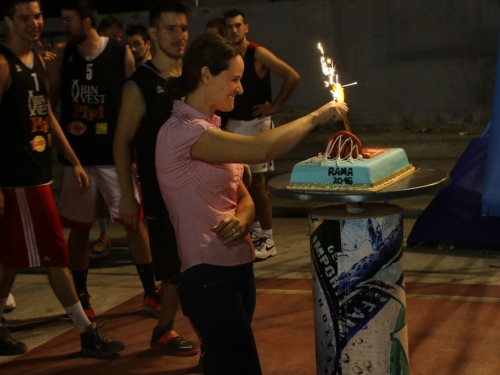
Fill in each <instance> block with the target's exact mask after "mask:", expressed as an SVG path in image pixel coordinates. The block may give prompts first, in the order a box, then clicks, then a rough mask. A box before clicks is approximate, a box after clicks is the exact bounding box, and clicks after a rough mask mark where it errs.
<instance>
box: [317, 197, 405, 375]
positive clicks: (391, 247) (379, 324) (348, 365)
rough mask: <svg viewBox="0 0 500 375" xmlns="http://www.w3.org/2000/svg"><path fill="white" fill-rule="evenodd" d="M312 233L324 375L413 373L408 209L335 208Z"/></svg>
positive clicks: (325, 211) (320, 212)
mask: <svg viewBox="0 0 500 375" xmlns="http://www.w3.org/2000/svg"><path fill="white" fill-rule="evenodd" d="M348 210H349V211H350V212H348ZM309 226H310V245H311V261H312V262H311V264H312V278H313V292H314V318H315V331H316V364H317V374H318V375H320V374H321V375H347V374H349V375H351V374H352V375H361V374H370V375H375V374H384V375H396V374H398V375H404V374H409V362H408V335H407V326H406V295H405V291H404V278H403V266H402V257H403V215H402V209H401V208H400V207H398V206H394V205H390V204H380V203H365V204H364V205H360V206H359V207H357V208H356V207H355V208H354V209H352V205H350V204H348V206H346V205H335V206H328V207H323V208H320V209H317V210H314V211H313V212H312V213H310V215H309Z"/></svg>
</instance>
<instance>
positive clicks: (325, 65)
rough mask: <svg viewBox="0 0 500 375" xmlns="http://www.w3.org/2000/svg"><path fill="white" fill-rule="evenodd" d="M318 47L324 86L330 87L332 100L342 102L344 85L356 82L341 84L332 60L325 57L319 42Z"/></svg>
mask: <svg viewBox="0 0 500 375" xmlns="http://www.w3.org/2000/svg"><path fill="white" fill-rule="evenodd" d="M318 49H319V50H320V52H321V58H320V62H321V70H322V72H323V77H324V78H325V79H326V80H325V81H324V83H325V87H331V93H332V97H333V100H334V101H337V102H338V103H343V102H344V89H343V88H344V87H347V86H352V85H357V84H358V83H357V82H353V83H349V84H347V85H341V84H340V82H339V75H338V74H337V73H336V70H335V65H333V60H332V59H331V58H330V57H325V52H324V50H323V46H322V45H321V43H318Z"/></svg>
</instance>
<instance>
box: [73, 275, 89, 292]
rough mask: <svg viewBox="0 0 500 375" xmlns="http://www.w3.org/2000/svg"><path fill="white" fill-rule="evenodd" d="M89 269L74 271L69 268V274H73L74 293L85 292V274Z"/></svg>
mask: <svg viewBox="0 0 500 375" xmlns="http://www.w3.org/2000/svg"><path fill="white" fill-rule="evenodd" d="M88 273H89V270H88V269H86V270H83V271H76V270H71V275H72V276H73V281H74V283H75V289H76V294H82V293H87V294H88V291H87V275H88Z"/></svg>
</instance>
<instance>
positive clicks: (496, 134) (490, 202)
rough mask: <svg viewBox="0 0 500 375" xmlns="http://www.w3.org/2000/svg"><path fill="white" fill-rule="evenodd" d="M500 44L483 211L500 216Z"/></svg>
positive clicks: (486, 213) (489, 214)
mask: <svg viewBox="0 0 500 375" xmlns="http://www.w3.org/2000/svg"><path fill="white" fill-rule="evenodd" d="M499 81H500V46H499V48H498V57H497V71H496V82H495V93H494V95H493V111H492V114H491V128H490V147H489V149H488V157H487V159H486V172H485V176H484V185H483V201H482V213H483V214H484V215H488V216H500V147H499V146H500V82H499Z"/></svg>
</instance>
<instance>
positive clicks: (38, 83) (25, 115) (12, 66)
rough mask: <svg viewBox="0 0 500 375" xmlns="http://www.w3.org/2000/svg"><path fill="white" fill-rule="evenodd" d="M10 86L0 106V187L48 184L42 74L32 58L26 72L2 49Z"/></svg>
mask: <svg viewBox="0 0 500 375" xmlns="http://www.w3.org/2000/svg"><path fill="white" fill-rule="evenodd" d="M0 54H2V55H3V56H4V57H5V58H6V59H7V61H8V63H9V70H10V78H11V79H10V85H9V86H8V87H7V89H6V90H5V92H4V93H3V98H2V103H1V105H0V186H1V187H2V188H12V187H30V186H37V185H43V184H47V183H49V182H51V181H52V169H51V166H52V152H51V135H50V126H49V108H48V101H47V84H46V76H45V70H44V67H43V65H42V62H41V61H40V57H39V56H38V55H37V54H35V55H34V56H33V59H34V64H33V68H31V69H30V68H28V67H27V66H26V65H24V63H23V62H22V61H21V60H20V59H19V58H18V57H17V56H16V55H15V54H14V53H13V52H12V51H11V50H9V49H8V48H7V47H6V46H4V45H0Z"/></svg>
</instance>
